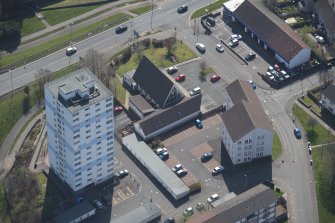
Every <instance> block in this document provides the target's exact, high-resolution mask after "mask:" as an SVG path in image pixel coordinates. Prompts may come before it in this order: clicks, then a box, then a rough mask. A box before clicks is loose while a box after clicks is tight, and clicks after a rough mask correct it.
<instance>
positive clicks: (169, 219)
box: [164, 217, 176, 223]
mask: <svg viewBox="0 0 335 223" xmlns="http://www.w3.org/2000/svg"><path fill="white" fill-rule="evenodd" d="M175 222H176V221H175V220H174V218H173V217H169V218H168V219H166V220H165V221H164V223H175Z"/></svg>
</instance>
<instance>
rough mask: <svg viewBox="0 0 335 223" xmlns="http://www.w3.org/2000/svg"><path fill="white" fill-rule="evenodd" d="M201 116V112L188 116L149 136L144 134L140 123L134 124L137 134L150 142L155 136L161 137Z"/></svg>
mask: <svg viewBox="0 0 335 223" xmlns="http://www.w3.org/2000/svg"><path fill="white" fill-rule="evenodd" d="M199 114H200V111H197V112H195V113H193V114H191V115H188V116H186V117H184V118H182V119H179V120H178V121H176V122H174V123H171V124H169V125H167V126H165V127H163V128H161V129H159V130H157V131H156V132H153V133H151V134H148V135H145V134H144V132H143V131H142V129H141V126H140V125H139V124H138V123H135V124H134V128H135V131H136V133H137V134H139V135H140V136H141V137H142V138H143V140H148V139H151V138H154V137H155V136H158V135H160V134H162V133H164V132H167V131H169V130H171V129H173V128H175V127H177V126H178V125H181V124H183V123H184V122H187V121H189V120H190V119H193V118H195V117H197V116H198V115H199Z"/></svg>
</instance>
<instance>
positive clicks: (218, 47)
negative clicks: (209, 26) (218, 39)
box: [216, 44, 224, 53]
mask: <svg viewBox="0 0 335 223" xmlns="http://www.w3.org/2000/svg"><path fill="white" fill-rule="evenodd" d="M216 50H217V51H218V52H220V53H223V51H224V48H223V46H222V45H221V44H216Z"/></svg>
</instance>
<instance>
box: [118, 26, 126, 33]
mask: <svg viewBox="0 0 335 223" xmlns="http://www.w3.org/2000/svg"><path fill="white" fill-rule="evenodd" d="M127 29H128V26H126V25H120V26H118V27H116V29H115V32H116V33H123V32H125V31H127Z"/></svg>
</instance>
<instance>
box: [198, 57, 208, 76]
mask: <svg viewBox="0 0 335 223" xmlns="http://www.w3.org/2000/svg"><path fill="white" fill-rule="evenodd" d="M199 67H200V70H201V71H200V74H201V75H205V74H206V72H205V71H206V68H207V63H206V61H204V60H201V61H200V62H199Z"/></svg>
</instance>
